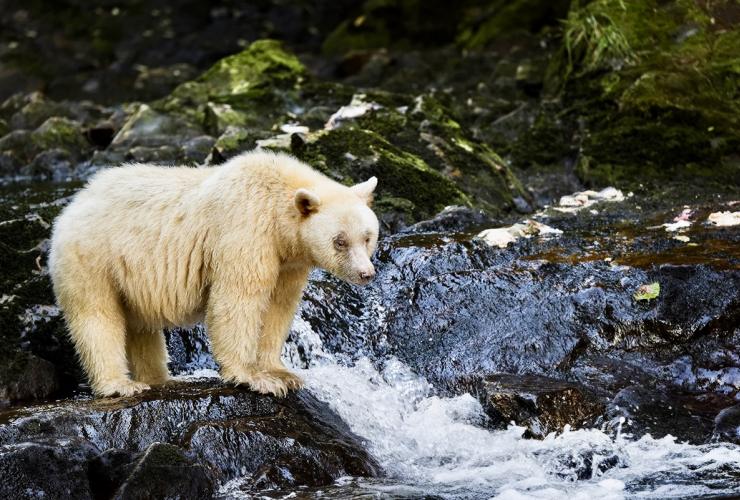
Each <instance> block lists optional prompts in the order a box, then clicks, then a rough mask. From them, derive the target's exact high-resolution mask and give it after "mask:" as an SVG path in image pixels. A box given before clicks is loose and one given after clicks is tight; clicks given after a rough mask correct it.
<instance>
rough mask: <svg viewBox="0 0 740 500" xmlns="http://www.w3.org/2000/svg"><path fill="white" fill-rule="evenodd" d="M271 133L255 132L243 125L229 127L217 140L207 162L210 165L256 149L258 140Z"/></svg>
mask: <svg viewBox="0 0 740 500" xmlns="http://www.w3.org/2000/svg"><path fill="white" fill-rule="evenodd" d="M271 135H272V134H269V133H267V132H264V133H253V132H250V131H249V130H247V129H245V128H243V127H228V128H227V129H226V131H225V132H224V133H223V134H221V136H219V138H218V139H217V140H216V143H215V144H214V145H213V149H212V150H211V153H210V154H209V155H208V157H207V158H206V160H205V162H206V164H208V165H218V164H220V163H224V162H225V161H227V160H229V159H230V158H233V157H234V156H237V155H238V154H240V153H244V152H246V151H250V150H252V149H254V148H255V146H256V144H257V141H258V140H260V139H266V138H268V137H270V136H271Z"/></svg>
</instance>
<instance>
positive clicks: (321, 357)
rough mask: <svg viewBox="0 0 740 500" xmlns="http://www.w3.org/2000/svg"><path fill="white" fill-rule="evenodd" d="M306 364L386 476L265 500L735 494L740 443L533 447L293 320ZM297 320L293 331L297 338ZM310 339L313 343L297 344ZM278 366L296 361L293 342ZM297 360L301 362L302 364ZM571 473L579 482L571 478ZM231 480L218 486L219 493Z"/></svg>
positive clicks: (594, 435)
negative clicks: (348, 362)
mask: <svg viewBox="0 0 740 500" xmlns="http://www.w3.org/2000/svg"><path fill="white" fill-rule="evenodd" d="M298 326H300V327H302V328H300V330H304V331H303V332H299V335H298V340H297V341H298V342H299V343H302V344H301V345H302V349H303V351H304V352H307V351H310V352H312V353H314V354H315V356H311V357H310V358H309V362H308V365H309V366H310V368H308V369H301V370H297V371H298V372H299V373H300V374H301V376H303V377H304V378H305V380H306V382H307V388H308V390H310V391H311V392H312V393H313V394H315V395H316V396H317V397H318V398H319V399H321V400H323V401H325V402H326V403H328V404H329V405H330V406H331V407H332V409H333V410H334V411H336V412H337V413H338V414H339V415H340V416H341V417H342V418H343V419H344V420H345V421H346V422H347V424H348V425H349V426H350V427H351V428H352V430H353V431H354V432H355V433H356V434H357V435H358V436H360V437H361V438H362V439H363V444H364V445H365V446H366V448H367V449H368V450H369V451H370V453H371V454H372V455H373V456H374V457H375V458H376V459H377V460H378V461H379V462H380V464H381V465H382V466H383V468H384V469H385V471H386V472H387V474H388V477H387V478H384V479H380V480H378V479H375V480H368V479H360V478H342V479H341V480H339V481H337V483H336V484H335V485H334V486H332V487H329V488H324V489H321V490H317V491H313V490H305V489H304V490H301V491H300V492H299V493H296V492H291V493H289V494H288V493H287V492H285V493H278V492H273V493H272V494H268V495H267V496H266V497H265V498H296V495H298V497H297V498H337V499H339V498H363V499H364V498H383V499H384V498H388V499H400V498H423V497H424V496H425V495H436V496H438V497H441V498H452V499H498V500H555V499H568V500H571V499H572V500H591V499H603V500H623V499H625V500H626V499H679V498H680V499H686V498H706V496H708V495H711V496H712V498H719V497H720V495H733V494H738V495H740V447H738V446H735V445H731V444H713V445H702V446H693V445H689V444H683V443H678V442H676V440H675V439H674V438H672V437H670V436H669V437H665V438H662V439H652V438H651V437H650V436H645V437H643V438H642V439H640V440H638V441H631V440H629V439H627V438H625V437H624V436H617V438H616V439H612V438H610V437H609V436H608V435H606V434H604V433H603V432H601V431H600V430H596V429H592V430H578V431H570V430H566V431H565V432H563V433H562V434H560V435H555V434H551V435H549V436H547V438H546V439H544V440H542V441H538V440H532V439H524V438H523V437H522V434H523V433H524V430H525V429H524V428H522V427H517V426H514V425H511V426H510V427H509V428H508V429H507V430H505V431H490V430H487V429H485V428H484V424H485V422H486V416H485V414H484V412H483V409H482V408H481V405H480V403H479V402H478V401H477V400H476V399H475V398H473V397H472V396H471V395H469V394H465V395H462V396H458V397H454V398H444V399H443V398H439V397H437V396H434V395H432V388H431V386H430V385H429V384H428V383H427V381H426V380H424V379H423V378H422V377H418V376H416V375H415V374H413V373H412V372H411V370H410V369H409V368H408V367H407V366H406V365H404V364H403V363H402V362H400V361H399V360H397V359H394V358H390V359H388V360H386V362H385V363H384V365H383V367H382V368H381V369H376V367H375V366H374V365H373V363H371V362H370V361H369V360H367V359H363V360H360V361H358V362H357V363H356V364H355V366H352V367H347V366H342V365H340V364H338V363H337V362H336V361H335V360H333V357H332V356H331V355H330V354H326V353H325V352H323V350H322V349H321V345H320V341H319V338H318V335H315V334H314V333H313V332H310V331H309V330H310V328H307V325H298ZM295 331H296V325H294V332H295ZM304 344H310V345H304ZM285 354H286V356H285V357H286V358H287V359H286V361H287V362H290V360H291V359H292V360H295V359H296V358H295V357H294V355H295V352H293V351H291V346H288V348H287V349H286V351H285ZM303 364H304V365H305V364H306V363H305V362H304V363H303ZM579 477H580V479H579ZM238 483H239V480H238V479H237V480H235V481H232V482H230V483H227V484H226V485H224V487H223V488H222V490H221V494H222V495H225V497H226V498H243V497H240V495H238V494H236V492H237V491H238V487H237V485H238Z"/></svg>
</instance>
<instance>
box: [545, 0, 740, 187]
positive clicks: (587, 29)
mask: <svg viewBox="0 0 740 500" xmlns="http://www.w3.org/2000/svg"><path fill="white" fill-rule="evenodd" d="M719 26H721V28H720V27H719ZM738 33H740V24H738V22H737V20H736V19H735V18H734V17H732V16H731V15H728V13H727V12H726V11H724V10H722V8H721V7H720V6H718V5H714V4H695V3H692V2H681V1H670V2H658V1H656V0H646V1H643V2H637V3H634V4H631V5H630V6H629V8H626V7H625V6H624V4H623V3H622V2H619V1H618V0H597V1H594V2H590V3H588V4H586V5H584V6H579V5H578V4H574V5H573V10H572V11H571V13H570V15H569V17H568V21H567V22H566V24H565V28H564V39H563V48H562V49H561V52H560V54H559V56H558V57H556V58H554V59H553V61H552V63H551V66H550V69H549V75H550V76H549V82H548V83H546V88H548V89H549V90H548V91H549V92H551V91H552V90H553V88H554V87H557V86H558V85H559V86H560V89H561V93H560V97H561V99H562V102H563V104H564V105H565V110H564V111H563V112H560V114H559V117H560V118H561V119H562V120H564V121H565V122H566V123H567V124H568V125H567V127H568V128H570V129H571V130H572V131H573V132H572V133H571V135H573V136H575V135H576V134H577V135H578V137H579V141H580V144H578V146H579V149H580V154H579V157H578V160H577V165H576V173H577V174H578V175H579V177H580V178H581V180H583V181H584V182H586V183H587V184H590V185H604V184H613V183H615V182H618V183H628V182H644V181H645V180H648V179H651V180H656V181H657V180H660V181H663V182H665V181H673V180H683V181H686V180H692V181H694V182H695V181H696V180H699V179H700V180H703V181H704V182H707V181H709V182H711V181H715V180H719V179H723V182H726V181H729V182H731V183H733V184H737V183H740V173H739V172H738V170H737V165H736V163H737V162H736V152H737V145H738V144H740V122H739V121H738V116H740V115H739V114H738V112H739V111H740V94H739V93H738V86H737V84H736V81H737V79H738V78H739V77H740V65H738V55H737V54H738V50H737V49H738V48H740V44H739V43H738V42H739V41H740V35H739V34H738ZM554 82H559V83H554ZM638 179H639V181H638Z"/></svg>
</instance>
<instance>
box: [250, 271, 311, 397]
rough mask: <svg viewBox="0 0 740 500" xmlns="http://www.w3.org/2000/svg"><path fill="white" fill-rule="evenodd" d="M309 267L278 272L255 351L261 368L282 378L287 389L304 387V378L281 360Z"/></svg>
mask: <svg viewBox="0 0 740 500" xmlns="http://www.w3.org/2000/svg"><path fill="white" fill-rule="evenodd" d="M310 271H311V268H310V267H303V266H301V267H289V268H284V269H282V270H281V271H280V276H279V278H278V282H277V285H275V288H274V290H273V292H272V296H271V297H270V305H269V307H268V308H267V311H265V314H264V316H263V326H262V334H261V335H260V338H259V349H258V350H257V353H258V354H257V356H258V363H259V366H260V368H261V369H262V370H263V371H265V372H267V373H269V374H271V375H272V376H274V377H277V378H279V379H281V380H282V381H283V382H284V383H285V385H286V386H287V387H288V388H289V389H293V390H298V389H300V388H301V387H303V384H304V382H303V379H301V377H299V376H298V375H296V374H294V373H291V372H290V371H288V369H287V368H286V367H285V365H284V364H283V362H282V361H281V360H280V353H281V352H282V350H283V344H285V339H286V338H287V336H288V331H289V330H290V324H291V323H292V322H293V317H294V316H295V313H296V310H297V309H298V304H299V303H300V300H301V295H302V294H303V289H304V288H305V287H306V283H307V282H308V273H309V272H310Z"/></svg>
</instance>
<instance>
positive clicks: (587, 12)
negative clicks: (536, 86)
mask: <svg viewBox="0 0 740 500" xmlns="http://www.w3.org/2000/svg"><path fill="white" fill-rule="evenodd" d="M608 1H609V0H598V1H596V2H592V3H590V4H588V5H587V6H586V7H585V8H583V9H573V10H571V11H570V12H569V13H568V18H567V19H566V20H565V21H564V22H563V25H564V26H563V48H564V50H565V52H566V53H567V54H568V70H569V72H572V71H573V69H574V68H576V67H580V68H582V70H583V71H584V72H588V71H593V70H595V69H599V68H604V67H606V66H609V65H611V66H616V65H622V64H627V65H633V64H635V63H636V62H637V61H639V57H638V55H637V53H636V52H635V51H634V49H633V48H632V47H631V46H630V43H629V42H628V41H627V38H626V37H625V35H624V33H623V32H622V30H621V29H620V27H619V26H618V25H617V24H616V23H615V22H614V20H613V19H612V18H611V15H610V14H609V12H608V11H607V10H606V9H605V8H604V7H605V5H606V3H607V2H608ZM617 3H618V4H619V7H620V8H621V9H623V10H627V6H626V5H625V3H624V0H617Z"/></svg>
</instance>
